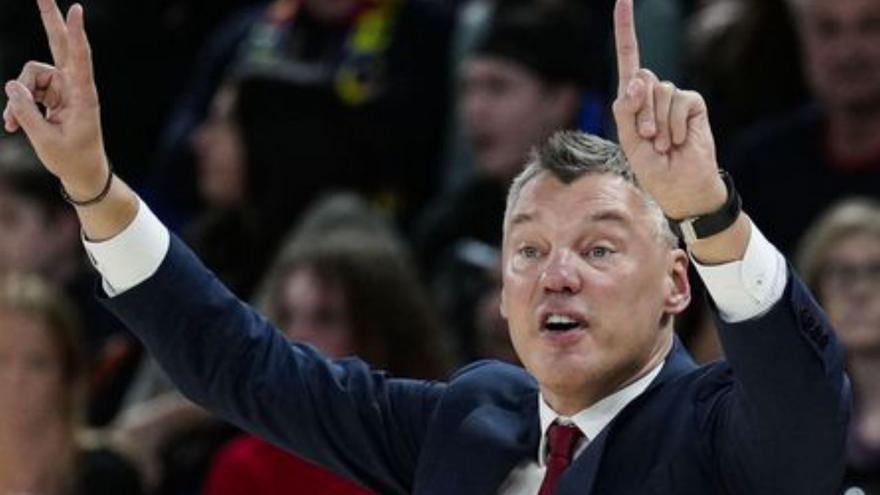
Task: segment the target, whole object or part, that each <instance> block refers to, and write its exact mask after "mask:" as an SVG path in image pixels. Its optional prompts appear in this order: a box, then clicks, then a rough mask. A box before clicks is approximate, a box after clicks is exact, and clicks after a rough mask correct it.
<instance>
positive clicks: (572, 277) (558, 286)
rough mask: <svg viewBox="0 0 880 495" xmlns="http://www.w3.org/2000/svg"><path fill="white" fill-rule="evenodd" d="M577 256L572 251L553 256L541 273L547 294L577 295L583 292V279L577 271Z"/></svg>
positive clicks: (560, 252)
mask: <svg viewBox="0 0 880 495" xmlns="http://www.w3.org/2000/svg"><path fill="white" fill-rule="evenodd" d="M576 261H577V256H575V255H574V253H572V252H571V251H567V250H565V251H557V252H556V253H553V254H551V256H550V258H549V259H548V260H547V264H546V266H545V267H544V270H543V271H542V272H541V287H542V288H543V289H544V291H546V292H558V293H569V294H576V293H578V292H580V290H581V277H580V274H579V273H578V270H577V265H576Z"/></svg>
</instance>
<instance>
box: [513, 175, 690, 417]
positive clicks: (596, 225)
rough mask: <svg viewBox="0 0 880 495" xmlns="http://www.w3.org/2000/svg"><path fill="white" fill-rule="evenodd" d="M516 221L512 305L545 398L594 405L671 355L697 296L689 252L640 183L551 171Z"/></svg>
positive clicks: (526, 195)
mask: <svg viewBox="0 0 880 495" xmlns="http://www.w3.org/2000/svg"><path fill="white" fill-rule="evenodd" d="M506 222H507V223H506V230H505V238H504V246H503V249H504V253H503V254H504V261H503V263H504V273H503V281H504V288H503V293H502V312H503V313H504V314H505V316H506V317H507V320H508V324H509V326H510V334H511V340H512V341H513V345H514V348H515V349H516V351H517V354H518V355H519V357H520V359H521V360H522V362H523V364H524V365H525V367H526V368H527V369H528V370H529V371H530V372H531V373H532V374H533V375H534V376H535V377H536V378H537V379H538V382H539V383H540V385H541V389H542V391H544V392H545V395H546V394H547V391H548V390H549V391H552V392H553V394H555V395H557V396H568V397H584V400H587V401H588V403H589V401H590V400H595V399H597V398H601V397H603V396H605V395H607V394H608V393H610V392H612V391H613V390H615V389H617V388H619V387H620V386H621V385H623V384H624V383H627V382H629V381H631V380H632V379H633V378H635V377H636V376H637V375H639V374H640V373H641V372H643V371H646V370H645V367H646V365H648V364H649V363H652V362H657V359H662V354H663V353H664V352H665V351H666V349H667V348H668V347H667V346H668V345H669V341H670V338H671V330H670V329H669V328H670V326H669V315H670V314H675V313H678V312H680V311H681V310H683V309H684V307H685V306H686V305H687V302H688V300H689V288H688V285H687V275H686V270H687V257H686V255H685V254H684V253H683V252H682V251H681V250H678V249H675V250H672V249H669V248H668V247H667V246H664V245H663V244H662V242H661V241H660V240H659V239H658V236H657V233H656V221H655V220H654V219H653V217H652V216H651V213H650V210H649V209H648V208H647V207H646V205H645V203H644V200H643V197H642V196H641V193H640V192H639V191H637V190H636V188H635V187H634V186H632V185H630V184H628V183H627V182H625V181H624V180H623V179H621V178H619V177H615V176H611V175H606V174H601V175H599V174H595V175H586V176H584V177H581V178H580V179H578V180H577V181H575V182H573V183H571V184H568V185H566V184H563V183H562V182H560V181H559V180H557V179H556V178H554V177H552V176H551V175H549V174H548V173H547V172H542V173H541V174H539V175H538V176H537V177H535V178H534V179H532V180H531V181H530V182H528V183H527V184H526V185H525V186H524V187H523V189H522V191H521V194H520V197H519V199H518V201H517V202H516V204H515V205H514V206H513V207H512V210H511V211H510V212H509V214H508V217H507V220H506ZM588 403H586V404H583V405H582V407H585V406H586V405H588ZM551 405H552V404H551ZM558 412H562V411H558Z"/></svg>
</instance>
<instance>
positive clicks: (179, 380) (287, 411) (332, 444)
mask: <svg viewBox="0 0 880 495" xmlns="http://www.w3.org/2000/svg"><path fill="white" fill-rule="evenodd" d="M104 303H105V304H106V306H107V307H108V308H109V309H110V310H111V311H112V312H113V313H114V314H116V315H117V316H118V317H119V318H120V319H121V320H122V321H123V322H124V323H125V324H126V325H127V326H128V328H130V329H131V330H132V331H133V332H134V333H135V334H136V335H137V336H138V337H139V338H140V339H141V340H142V341H143V342H144V344H145V346H146V347H147V349H148V350H149V351H150V352H151V353H152V354H153V355H154V356H155V357H156V359H157V361H158V362H159V363H160V364H161V365H162V367H163V369H164V370H165V371H166V372H167V373H168V374H169V376H170V377H171V378H172V380H173V381H174V382H175V384H176V385H177V386H178V387H179V388H180V389H181V391H182V392H183V393H184V394H185V395H186V396H187V397H189V398H190V399H192V400H193V401H195V402H196V403H198V404H200V405H202V406H203V407H205V408H207V409H208V410H210V411H212V412H214V413H215V414H217V415H218V416H220V417H222V418H224V419H226V420H228V421H230V422H232V423H234V424H236V425H238V426H240V427H241V428H243V429H245V430H248V431H250V432H253V433H255V434H257V435H259V436H261V437H263V438H265V439H267V440H268V441H270V442H272V443H274V444H276V445H279V446H281V447H282V448H285V449H287V450H290V451H293V452H295V453H297V454H299V455H301V456H303V457H306V458H308V459H311V460H313V461H315V462H317V463H319V464H321V465H323V466H325V467H327V468H329V469H330V470H332V471H334V472H336V473H337V474H339V475H342V476H344V477H346V478H349V479H351V480H353V481H356V482H358V483H360V484H362V485H364V486H366V487H369V488H371V489H373V490H376V491H377V492H380V493H407V492H408V491H409V488H410V487H411V486H412V482H413V476H414V473H415V467H416V463H417V458H418V455H419V451H420V448H421V445H422V441H423V439H424V436H425V433H426V429H427V425H428V421H429V419H430V416H431V414H432V413H433V410H434V408H435V406H436V404H437V402H438V401H439V399H440V397H441V396H442V394H443V391H444V389H445V385H444V384H440V383H434V382H422V381H415V380H403V379H393V378H390V377H388V376H387V375H385V374H384V373H382V372H377V371H373V370H371V369H370V368H369V367H368V366H367V365H366V364H365V363H364V362H363V361H361V360H358V359H354V358H352V359H344V360H337V361H331V360H329V359H327V358H326V357H325V356H323V355H321V354H320V353H319V352H317V351H316V350H315V349H314V348H312V347H310V346H307V345H300V344H290V343H289V342H288V341H287V340H286V339H285V338H284V337H283V336H282V335H281V334H280V332H278V331H276V330H275V329H274V328H273V327H272V326H271V325H270V324H269V323H268V322H267V321H266V320H265V319H264V318H263V317H261V316H260V315H259V314H257V312H256V311H255V310H253V309H252V308H250V307H249V306H247V305H246V304H244V303H243V302H241V301H239V300H238V299H237V298H236V297H235V296H234V295H233V294H231V293H230V292H229V291H228V290H227V289H226V288H225V287H224V286H223V285H222V284H221V283H220V282H219V281H218V280H217V279H216V277H215V276H214V275H213V274H212V273H211V272H210V271H209V270H207V269H206V268H205V267H204V266H203V265H202V264H201V262H200V261H199V260H198V259H197V258H196V256H195V255H194V254H193V253H192V252H191V251H190V250H189V249H188V248H187V247H186V246H185V245H184V244H183V243H182V242H181V241H180V240H179V239H177V238H176V237H174V236H172V239H171V245H170V248H169V251H168V254H167V255H166V257H165V259H164V260H163V262H162V265H161V266H160V268H159V270H158V271H157V272H156V273H155V274H154V275H153V276H152V277H150V278H149V279H147V280H146V281H144V282H143V283H141V284H140V285H138V286H136V287H134V288H132V289H130V290H128V291H126V292H124V293H123V294H120V295H118V296H116V297H113V298H110V299H105V300H104Z"/></svg>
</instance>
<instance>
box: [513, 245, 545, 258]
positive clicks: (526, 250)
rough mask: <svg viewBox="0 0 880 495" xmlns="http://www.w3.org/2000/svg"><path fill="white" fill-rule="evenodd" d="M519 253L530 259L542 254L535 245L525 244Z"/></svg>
mask: <svg viewBox="0 0 880 495" xmlns="http://www.w3.org/2000/svg"><path fill="white" fill-rule="evenodd" d="M518 253H519V255H520V256H522V257H523V258H528V259H535V258H537V257H539V256H540V255H541V252H540V251H538V248H536V247H535V246H523V247H521V248H519V250H518Z"/></svg>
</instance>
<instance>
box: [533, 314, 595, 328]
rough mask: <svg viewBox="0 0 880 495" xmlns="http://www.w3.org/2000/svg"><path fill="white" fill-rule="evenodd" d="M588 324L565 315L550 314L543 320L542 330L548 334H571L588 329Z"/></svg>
mask: <svg viewBox="0 0 880 495" xmlns="http://www.w3.org/2000/svg"><path fill="white" fill-rule="evenodd" d="M586 326H587V325H586V322H585V321H584V320H582V319H580V318H577V317H574V316H569V315H563V314H558V313H549V314H547V315H546V316H544V318H543V323H542V324H541V330H544V331H548V332H570V331H572V330H579V329H583V328H586Z"/></svg>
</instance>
